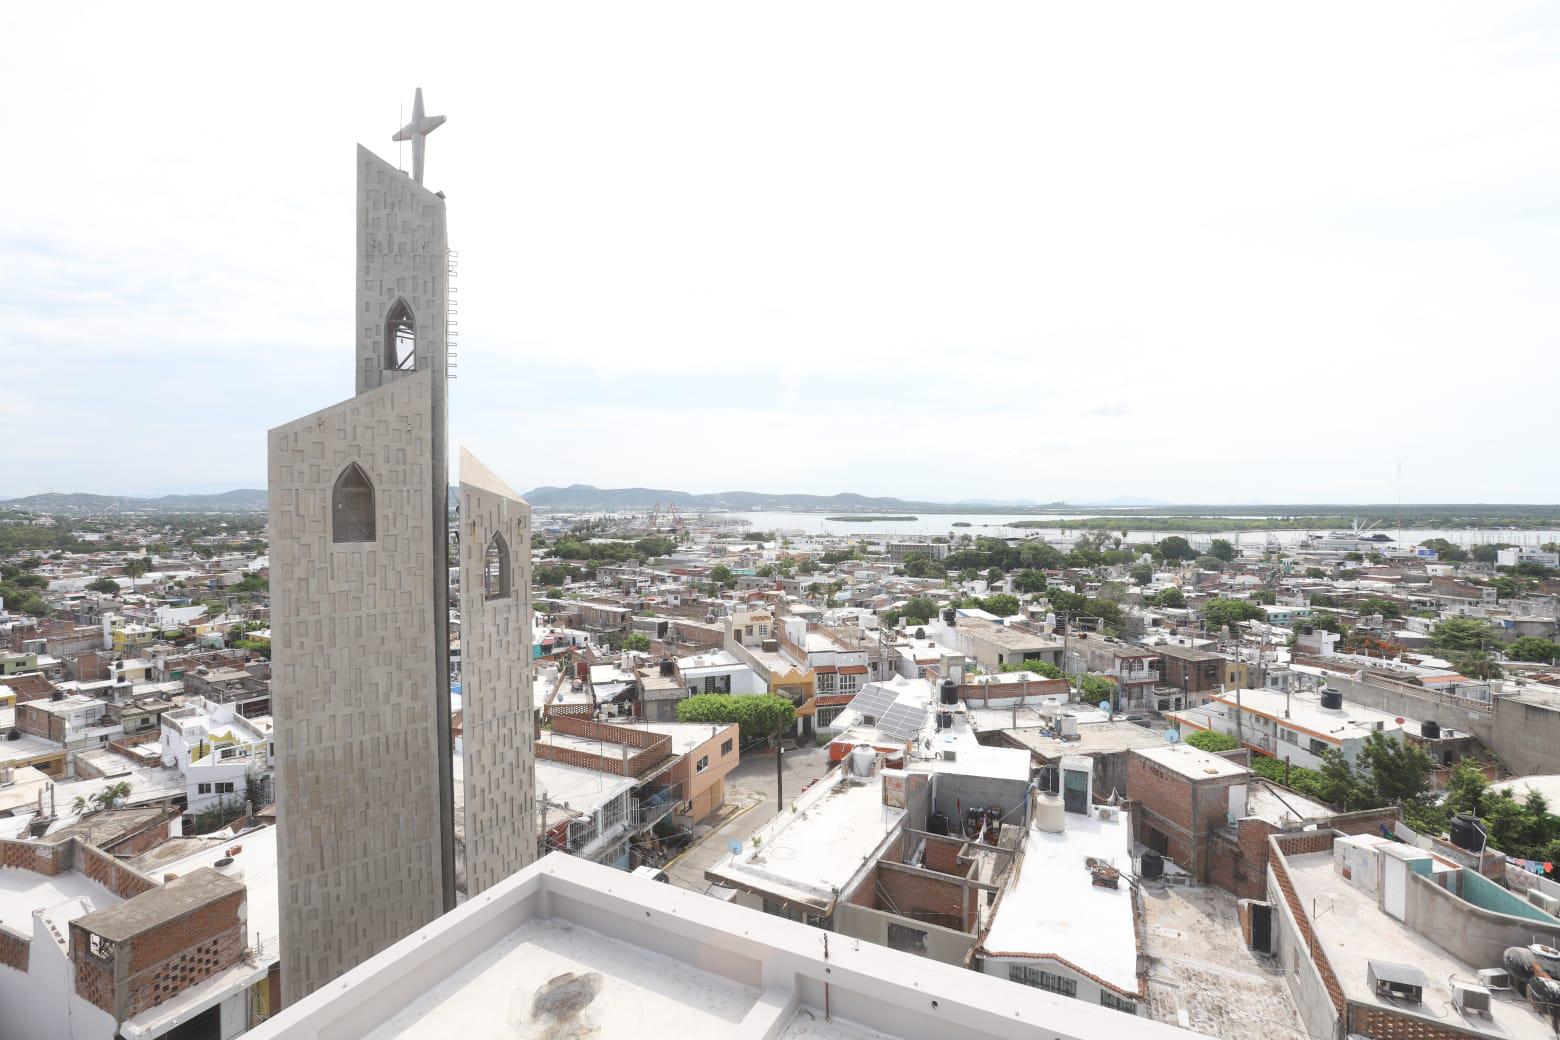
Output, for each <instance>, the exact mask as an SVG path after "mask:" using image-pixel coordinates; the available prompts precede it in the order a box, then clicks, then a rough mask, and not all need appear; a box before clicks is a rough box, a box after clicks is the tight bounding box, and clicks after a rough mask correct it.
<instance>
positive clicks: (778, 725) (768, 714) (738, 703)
mask: <svg viewBox="0 0 1560 1040" xmlns="http://www.w3.org/2000/svg"><path fill="white" fill-rule="evenodd" d="M677 720H678V721H679V722H703V723H707V724H710V725H715V726H726V725H730V724H731V723H733V722H735V723H736V724H737V725H738V726H740V727H741V732H742V739H743V740H752V739H755V738H758V737H772V736H775V735H776V734H779V733H783V732H784V731H785V730H786V729H787V728H788V727H789V726H790V725H791V723H792V722H794V721H795V720H796V708H795V706H794V705H792V703H791V702H790V701H789V700H787V699H786V698H784V697H776V696H774V695H773V694H764V695H761V696H742V695H732V694H729V693H700V694H695V695H694V696H692V697H689V698H687V699H685V700H683V701H680V702H679V703H678V705H677Z"/></svg>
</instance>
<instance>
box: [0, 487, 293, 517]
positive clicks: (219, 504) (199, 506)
mask: <svg viewBox="0 0 1560 1040" xmlns="http://www.w3.org/2000/svg"><path fill="white" fill-rule="evenodd" d="M0 507H5V508H8V509H23V510H26V511H28V512H33V513H250V512H259V511H261V510H263V509H265V507H266V497H265V492H264V491H262V490H259V489H258V488H239V489H238V490H236V491H223V492H221V493H220V494H215V495H162V496H161V497H158V498H133V497H130V496H127V495H89V494H84V493H82V492H76V493H74V494H61V493H59V492H50V493H48V494H43V495H27V496H25V497H23V498H12V499H8V500H6V501H3V502H0Z"/></svg>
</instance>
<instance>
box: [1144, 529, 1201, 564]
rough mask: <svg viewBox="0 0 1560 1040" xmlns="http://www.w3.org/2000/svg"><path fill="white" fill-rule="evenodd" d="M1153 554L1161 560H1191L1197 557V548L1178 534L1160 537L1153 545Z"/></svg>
mask: <svg viewBox="0 0 1560 1040" xmlns="http://www.w3.org/2000/svg"><path fill="white" fill-rule="evenodd" d="M1154 554H1155V555H1156V556H1158V557H1159V558H1160V559H1163V560H1170V561H1171V562H1175V561H1177V560H1192V559H1196V558H1197V550H1196V549H1193V548H1192V543H1191V542H1188V541H1187V540H1186V539H1185V538H1182V537H1181V536H1180V535H1178V534H1173V535H1170V536H1169V537H1168V538H1161V539H1160V540H1159V541H1158V543H1157V544H1155V546H1154Z"/></svg>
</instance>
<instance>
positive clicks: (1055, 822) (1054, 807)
mask: <svg viewBox="0 0 1560 1040" xmlns="http://www.w3.org/2000/svg"><path fill="white" fill-rule="evenodd" d="M1035 827H1036V828H1037V829H1039V830H1042V831H1050V832H1051V833H1053V834H1060V833H1061V832H1062V831H1065V830H1066V829H1067V812H1066V810H1065V809H1063V808H1062V797H1061V795H1056V794H1047V793H1046V792H1044V791H1036V792H1035Z"/></svg>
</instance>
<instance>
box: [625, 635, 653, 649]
mask: <svg viewBox="0 0 1560 1040" xmlns="http://www.w3.org/2000/svg"><path fill="white" fill-rule="evenodd" d="M623 649H624V650H638V651H639V652H640V653H648V652H649V651H650V637H649V636H647V635H645V634H644V633H643V632H634V633H632V634H630V635H629V636H628V638H626V639H624V640H623Z"/></svg>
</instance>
